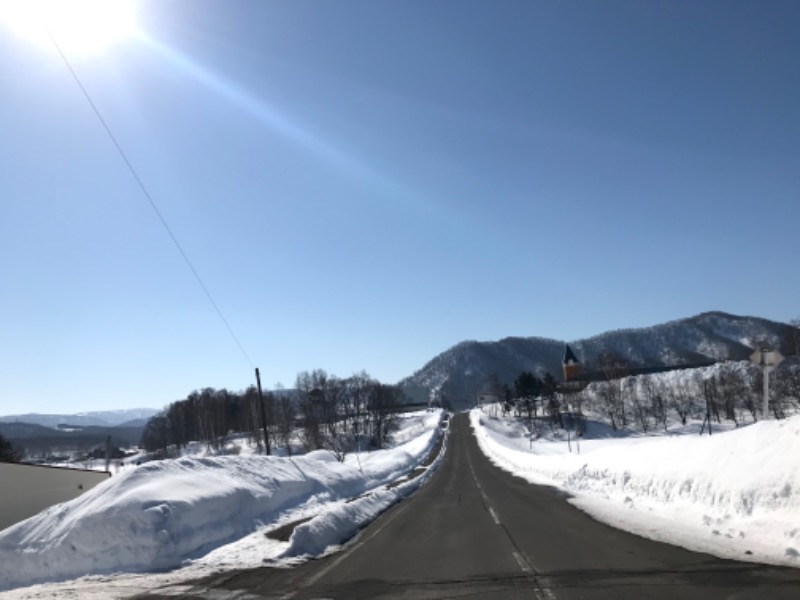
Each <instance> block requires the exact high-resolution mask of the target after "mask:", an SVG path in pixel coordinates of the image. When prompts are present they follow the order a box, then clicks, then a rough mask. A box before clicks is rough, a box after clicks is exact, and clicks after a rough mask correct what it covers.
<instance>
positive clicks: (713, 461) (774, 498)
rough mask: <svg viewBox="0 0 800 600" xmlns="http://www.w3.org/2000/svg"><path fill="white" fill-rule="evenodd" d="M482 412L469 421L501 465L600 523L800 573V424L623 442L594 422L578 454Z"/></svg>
mask: <svg viewBox="0 0 800 600" xmlns="http://www.w3.org/2000/svg"><path fill="white" fill-rule="evenodd" d="M484 410H485V411H486V412H483V411H481V410H473V411H472V412H471V414H470V420H471V423H472V426H473V428H474V431H475V434H476V437H477V439H478V443H479V445H480V447H481V449H482V450H483V452H484V453H485V454H486V455H487V456H488V457H489V458H490V459H491V460H492V461H493V462H494V463H495V464H496V465H498V466H499V467H501V468H503V469H506V470H507V471H510V472H512V473H514V474H516V475H519V476H520V477H523V478H524V479H527V480H528V481H531V482H533V483H541V484H547V485H552V486H556V487H558V488H561V489H563V490H565V491H567V492H569V494H570V495H571V496H572V498H571V499H570V502H571V503H573V504H574V505H576V506H577V507H579V508H580V509H582V510H584V511H586V512H587V513H589V514H590V515H592V516H593V517H595V518H596V519H598V520H600V521H603V522H606V523H608V524H610V525H613V526H614V527H618V528H620V529H624V530H627V531H630V532H632V533H636V534H638V535H641V536H644V537H647V538H651V539H654V540H659V541H663V542H668V543H671V544H676V545H678V546H683V547H685V548H689V549H691V550H696V551H700V552H707V553H710V554H714V555H716V556H720V557H723V558H733V559H739V560H745V561H753V562H762V563H770V564H776V565H787V566H792V567H800V415H798V416H794V417H791V418H789V419H786V420H781V421H766V422H759V423H756V424H753V425H748V426H746V427H740V428H738V429H731V426H728V427H727V428H725V429H720V428H718V427H717V425H716V424H715V425H714V427H715V429H714V433H713V434H712V435H711V436H708V435H704V436H700V435H698V432H699V431H700V423H688V424H687V426H685V427H681V426H676V427H672V428H670V430H669V432H667V433H663V432H662V433H661V434H650V435H637V434H627V435H626V434H622V433H620V432H613V431H612V430H611V428H610V427H608V426H607V425H604V424H602V423H600V422H598V421H593V420H590V421H589V423H588V429H587V432H586V435H585V436H584V438H583V439H581V440H580V442H579V444H578V443H576V440H575V439H574V438H572V439H571V440H569V441H568V440H567V438H566V434H565V433H564V432H563V431H562V432H561V436H563V437H554V436H553V434H550V435H549V436H545V437H543V438H540V439H539V440H536V441H534V442H532V443H531V441H530V439H529V438H528V436H527V430H526V429H525V427H524V426H523V424H522V423H521V422H519V421H517V420H515V419H514V418H513V417H511V416H510V415H509V416H508V417H507V418H504V417H502V416H501V415H500V411H498V410H493V409H492V408H491V407H488V408H485V409H484ZM490 415H492V416H490ZM495 415H496V416H495Z"/></svg>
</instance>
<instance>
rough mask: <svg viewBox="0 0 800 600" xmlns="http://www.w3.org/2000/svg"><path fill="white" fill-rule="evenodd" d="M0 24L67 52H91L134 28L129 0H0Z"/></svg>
mask: <svg viewBox="0 0 800 600" xmlns="http://www.w3.org/2000/svg"><path fill="white" fill-rule="evenodd" d="M0 24H2V25H4V26H5V27H6V28H7V29H8V30H10V31H11V32H13V33H14V34H15V35H17V36H18V37H20V38H22V39H24V40H26V41H28V42H30V43H32V44H35V45H37V46H40V47H43V48H53V41H52V40H51V39H50V35H51V34H52V36H53V38H55V40H56V42H57V43H58V45H59V47H60V48H61V50H62V51H63V52H65V53H66V54H68V55H70V56H84V57H85V56H95V55H98V54H102V53H104V52H105V51H106V50H108V48H110V47H111V46H112V45H114V44H115V43H117V42H120V41H122V40H124V39H125V38H128V37H130V36H132V35H133V34H134V33H135V32H136V29H137V23H136V10H135V6H134V3H133V0H0Z"/></svg>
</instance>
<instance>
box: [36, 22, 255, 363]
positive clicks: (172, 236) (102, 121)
mask: <svg viewBox="0 0 800 600" xmlns="http://www.w3.org/2000/svg"><path fill="white" fill-rule="evenodd" d="M47 35H49V36H50V40H51V41H52V42H53V45H54V46H55V47H56V50H57V51H58V53H59V55H60V56H61V59H62V60H63V61H64V64H65V65H67V69H69V72H70V73H71V74H72V78H73V79H74V80H75V83H77V84H78V87H79V88H80V90H81V92H83V97H84V98H86V101H87V102H88V103H89V106H91V107H92V110H93V111H94V114H95V115H96V116H97V119H98V120H99V121H100V124H101V125H102V126H103V129H105V130H106V133H107V134H108V137H109V138H111V142H112V143H113V144H114V147H115V148H116V149H117V152H119V155H120V156H121V157H122V160H123V161H124V162H125V164H126V165H127V167H128V170H129V171H130V172H131V175H133V178H134V179H135V180H136V183H137V184H139V189H141V190H142V193H143V194H144V197H145V198H147V201H148V202H149V203H150V207H151V208H152V209H153V211H154V212H155V213H156V216H157V217H158V220H159V221H161V224H162V225H163V226H164V229H166V231H167V233H168V234H169V237H170V239H172V242H173V243H174V244H175V247H176V248H177V249H178V252H180V253H181V256H182V257H183V260H184V261H186V264H187V265H188V267H189V269H190V270H191V272H192V274H193V275H194V277H195V279H196V280H197V283H199V284H200V287H201V288H203V291H204V292H205V294H206V297H207V298H208V300H209V301H210V302H211V304H212V306H213V307H214V310H216V311H217V314H218V315H219V318H220V319H222V322H223V323H224V324H225V327H226V328H227V329H228V333H230V334H231V337H232V338H233V340H234V341H235V342H236V345H237V346H239V350H241V351H242V354H243V355H244V357H245V359H246V360H247V362H248V363H249V364H250V367H252V368H255V366H254V365H253V361H252V360H250V357H249V356H248V354H247V352H246V351H245V349H244V346H242V343H241V342H240V341H239V338H238V337H236V334H235V333H234V331H233V328H232V327H231V326H230V323H228V320H227V319H226V318H225V315H223V314H222V311H221V310H220V308H219V306H218V305H217V303H216V302H215V300H214V297H213V296H212V295H211V292H209V291H208V288H207V287H206V284H205V283H203V280H202V279H201V278H200V275H199V273H198V272H197V270H196V269H195V268H194V265H193V264H192V261H190V260H189V257H188V256H187V254H186V252H184V250H183V247H182V246H181V245H180V243H179V242H178V238H176V237H175V234H174V233H172V230H171V229H170V227H169V225H167V221H166V219H164V215H162V214H161V211H160V210H158V206H156V203H155V201H154V200H153V198H152V196H150V192H148V191H147V188H146V187H145V185H144V182H143V181H142V180H141V178H140V177H139V174H138V173H137V172H136V169H134V168H133V165H132V164H131V162H130V161H129V160H128V157H127V155H126V154H125V151H124V150H123V149H122V146H120V145H119V142H117V138H115V137H114V134H113V133H112V132H111V129H110V128H109V126H108V124H107V123H106V121H105V119H103V116H102V115H101V114H100V111H99V110H98V109H97V106H95V103H94V102H93V101H92V98H91V96H89V92H87V91H86V88H85V87H83V84H82V83H81V80H80V79H79V78H78V75H77V73H75V70H74V69H73V68H72V65H71V64H70V63H69V60H67V57H66V55H65V54H64V52H62V50H61V46H59V45H58V42H57V41H56V38H55V37H54V36H53V34H52V32H51V31H50V29H49V28H47Z"/></svg>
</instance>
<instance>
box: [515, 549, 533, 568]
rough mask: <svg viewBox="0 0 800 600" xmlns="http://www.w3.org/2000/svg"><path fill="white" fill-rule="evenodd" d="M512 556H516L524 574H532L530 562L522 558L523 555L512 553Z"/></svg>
mask: <svg viewBox="0 0 800 600" xmlns="http://www.w3.org/2000/svg"><path fill="white" fill-rule="evenodd" d="M512 554H513V555H514V560H516V561H517V564H518V565H519V568H520V569H522V571H523V572H525V573H531V572H532V570H531V567H530V565H529V564H528V561H527V560H525V559H524V558H523V557H522V554H520V553H519V552H512Z"/></svg>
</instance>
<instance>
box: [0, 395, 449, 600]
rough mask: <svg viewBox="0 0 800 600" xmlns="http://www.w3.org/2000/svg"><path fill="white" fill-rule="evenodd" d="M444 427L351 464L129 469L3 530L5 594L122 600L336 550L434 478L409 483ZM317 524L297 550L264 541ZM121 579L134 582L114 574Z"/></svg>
mask: <svg viewBox="0 0 800 600" xmlns="http://www.w3.org/2000/svg"><path fill="white" fill-rule="evenodd" d="M442 417H443V413H442V412H441V411H438V410H437V411H433V412H426V411H421V412H418V413H412V414H410V415H406V416H405V418H404V419H403V421H402V426H401V429H400V431H398V432H397V433H396V435H395V438H394V439H395V446H394V447H392V448H390V449H387V450H378V451H372V452H368V453H360V454H351V455H348V456H347V457H346V460H345V462H344V463H339V462H337V461H336V460H335V459H334V457H333V455H332V454H331V453H330V452H326V451H317V452H312V453H309V454H307V455H304V456H296V457H291V458H288V457H274V456H273V457H265V456H258V455H249V456H206V457H203V456H184V457H182V458H179V459H176V460H164V461H159V462H150V463H146V464H144V465H141V466H139V467H136V468H129V469H125V470H123V471H122V472H121V473H119V474H118V475H116V476H114V477H112V478H110V479H109V480H108V481H105V482H103V483H102V484H100V485H98V486H97V487H95V488H93V489H92V490H90V491H88V492H87V493H86V494H84V495H82V496H80V497H79V498H76V499H75V500H73V501H71V502H67V503H64V504H59V505H56V506H53V507H51V508H49V509H47V510H45V511H43V512H41V513H39V514H38V515H36V516H34V517H31V518H30V519H27V520H26V521H23V522H21V523H18V524H17V525H14V526H12V527H9V528H8V529H5V530H3V531H1V532H0V565H2V569H1V570H0V590H14V591H7V592H6V593H4V594H2V595H3V596H4V597H5V596H8V597H10V598H34V597H35V598H39V597H53V596H58V595H62V594H65V593H66V590H71V593H75V594H77V595H80V596H81V597H93V598H105V597H116V596H118V595H120V594H121V593H122V592H121V590H137V591H141V590H142V589H153V588H154V587H157V586H159V585H167V584H174V583H175V582H179V581H181V580H185V579H187V578H193V577H200V576H203V575H206V574H209V573H211V572H218V571H219V570H222V569H231V568H247V567H255V566H261V565H263V564H264V563H265V562H268V563H270V564H275V565H281V564H287V563H288V564H290V563H292V562H296V561H297V560H302V559H306V558H309V557H315V556H320V555H323V554H325V553H327V552H331V551H332V550H334V549H335V548H336V547H337V546H338V545H340V544H342V543H344V542H345V541H347V540H348V539H349V538H351V537H352V536H353V535H354V534H356V533H357V532H358V530H359V529H360V528H361V527H363V526H364V525H365V524H366V523H368V522H369V521H370V520H372V519H374V518H375V517H377V516H378V515H379V514H380V513H381V512H383V511H384V510H386V509H387V508H388V507H390V506H391V505H393V504H394V503H396V502H397V501H399V500H400V499H402V498H403V497H404V496H406V495H408V494H409V493H411V492H412V491H413V490H414V489H416V488H417V487H419V486H420V485H422V484H423V483H424V482H425V481H426V480H427V478H428V477H429V476H430V473H432V471H433V468H435V467H436V466H437V465H438V461H436V462H434V464H433V465H432V466H431V468H429V469H428V470H427V471H426V472H425V473H424V474H423V475H422V476H420V477H416V478H413V479H410V480H406V478H407V477H408V475H409V474H410V473H411V471H413V470H414V469H415V468H417V467H418V466H419V464H420V463H421V462H422V461H423V460H424V459H425V458H427V456H428V454H429V453H430V452H431V450H432V449H433V448H434V447H435V444H436V442H437V440H438V438H439V436H440V435H442V429H441V428H440V427H439V424H440V421H441V419H442ZM398 480H400V481H401V482H402V483H400V484H399V485H394V486H392V487H391V488H388V487H387V484H389V483H393V482H397V481H398ZM308 518H310V520H308V521H307V522H306V523H303V524H301V525H299V526H297V527H296V528H295V530H294V533H293V535H292V537H291V538H290V540H289V541H288V542H278V541H275V540H272V539H269V538H267V537H266V535H265V533H266V532H267V531H269V530H272V529H275V528H277V527H280V526H281V525H284V524H287V523H294V522H295V521H298V520H301V519H308ZM178 568H180V569H179V570H177V571H175V569H178ZM169 570H172V572H169V573H163V572H164V571H169ZM159 572H161V574H160V575H154V573H159ZM119 573H126V574H127V575H113V574H119ZM132 573H147V574H148V575H147V576H143V575H134V574H132ZM84 576H88V577H84ZM78 577H83V579H81V580H78V581H69V582H67V583H60V584H50V585H33V584H41V583H45V582H54V581H61V582H63V581H64V580H72V579H75V578H78ZM27 586H31V587H27ZM115 590H116V591H115Z"/></svg>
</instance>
